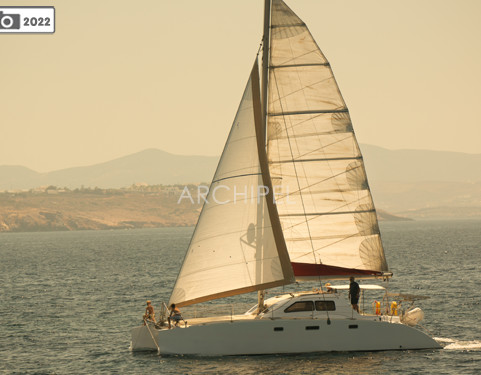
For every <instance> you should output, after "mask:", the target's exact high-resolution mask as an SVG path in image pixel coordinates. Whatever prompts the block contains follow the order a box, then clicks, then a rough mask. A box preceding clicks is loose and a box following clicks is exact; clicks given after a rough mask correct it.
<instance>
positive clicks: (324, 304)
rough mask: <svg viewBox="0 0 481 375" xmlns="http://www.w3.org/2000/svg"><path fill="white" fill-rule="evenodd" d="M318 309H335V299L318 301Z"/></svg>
mask: <svg viewBox="0 0 481 375" xmlns="http://www.w3.org/2000/svg"><path fill="white" fill-rule="evenodd" d="M316 310H317V311H335V310H336V304H335V303H334V301H316Z"/></svg>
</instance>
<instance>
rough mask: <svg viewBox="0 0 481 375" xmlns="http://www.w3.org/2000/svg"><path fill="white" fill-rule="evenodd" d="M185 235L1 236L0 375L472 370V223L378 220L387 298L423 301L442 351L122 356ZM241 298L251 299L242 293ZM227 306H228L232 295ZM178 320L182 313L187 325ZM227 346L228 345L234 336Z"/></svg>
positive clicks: (165, 287)
mask: <svg viewBox="0 0 481 375" xmlns="http://www.w3.org/2000/svg"><path fill="white" fill-rule="evenodd" d="M192 230H193V228H162V229H141V230H117V231H79V232H48V233H3V234H0V373H6V374H10V373H12V374H15V373H18V374H98V373H115V374H142V373H150V374H259V373H261V374H314V373H335V374H351V373H355V374H391V373H392V374H425V373H432V374H478V373H479V372H480V371H481V325H480V324H479V320H480V319H479V315H480V311H479V310H480V299H481V293H480V288H481V275H480V264H481V221H474V220H473V221H413V222H383V223H381V231H382V238H383V242H384V245H385V251H386V257H387V261H388V264H389V266H390V269H391V270H392V271H393V273H394V277H393V279H392V281H391V282H390V283H389V288H390V290H391V291H393V292H396V291H397V292H405V293H411V294H419V295H427V296H429V297H430V298H429V299H427V300H423V301H419V303H418V305H419V306H420V307H421V308H422V309H423V310H424V312H425V320H424V321H423V322H422V325H423V327H424V328H425V329H427V330H428V331H429V332H430V333H431V334H432V336H433V337H435V338H436V340H438V341H439V342H440V343H441V344H442V345H443V346H444V349H442V350H423V351H401V352H362V353H327V354H326V353H323V354H306V355H270V356H251V357H248V356H239V357H213V358H199V357H189V356H159V355H158V354H157V353H132V352H130V351H129V349H128V348H129V344H130V329H131V328H132V327H134V326H137V325H139V324H140V323H141V317H142V314H143V312H144V309H145V300H147V299H151V300H152V302H153V305H154V306H156V307H157V306H159V304H160V301H162V300H163V301H168V297H169V294H170V291H171V289H172V286H173V283H174V281H175V278H176V276H177V273H178V271H179V268H180V265H181V263H182V260H183V257H184V254H185V251H186V248H187V246H188V243H189V240H190V236H191V234H192ZM238 298H239V299H241V298H242V302H245V301H246V299H248V298H251V299H252V303H255V295H252V296H242V297H238ZM234 302H235V298H234ZM186 318H187V319H188V316H187V317H186ZM233 339H235V338H233Z"/></svg>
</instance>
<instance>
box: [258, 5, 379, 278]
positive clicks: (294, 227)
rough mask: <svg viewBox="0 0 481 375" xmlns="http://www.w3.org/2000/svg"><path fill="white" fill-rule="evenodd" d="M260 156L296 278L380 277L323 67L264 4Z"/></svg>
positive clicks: (284, 17)
mask: <svg viewBox="0 0 481 375" xmlns="http://www.w3.org/2000/svg"><path fill="white" fill-rule="evenodd" d="M270 44H271V46H270V61H269V86H268V91H269V99H268V121H267V124H268V125H267V155H268V160H269V170H270V174H271V177H272V183H273V185H274V189H275V190H276V191H278V192H282V193H281V194H276V203H277V210H278V212H279V217H280V221H281V225H282V229H283V233H284V237H285V241H286V245H287V249H288V252H289V256H290V260H291V262H292V266H293V269H294V273H295V275H296V278H298V279H302V278H306V277H307V278H312V277H316V278H317V277H321V278H322V277H325V278H334V277H342V276H344V277H345V276H346V275H358V276H361V275H364V276H369V275H370V276H376V275H381V274H383V272H385V271H388V267H387V263H386V259H385V257H384V250H383V247H382V243H381V239H380V234H379V227H378V222H377V217H376V212H375V209H374V204H373V201H372V197H371V193H370V190H369V186H368V182H367V178H366V172H365V169H364V163H363V159H362V155H361V151H360V149H359V145H358V143H357V141H356V137H355V135H354V131H353V128H352V124H351V119H350V116H349V112H348V109H347V107H346V104H345V103H344V100H343V98H342V96H341V93H340V91H339V88H338V86H337V83H336V81H335V79H334V76H333V73H332V70H331V67H330V65H329V62H328V61H327V59H326V58H325V57H324V55H323V53H322V52H321V50H320V49H319V47H318V46H317V44H316V42H315V41H314V39H313V38H312V36H311V34H310V32H309V30H308V28H307V27H306V25H305V24H304V22H303V21H302V20H301V19H300V18H299V17H298V16H297V15H296V14H295V13H294V12H292V10H291V9H290V8H289V7H288V6H287V5H286V4H285V3H284V2H283V1H282V0H273V1H272V12H271V39H270Z"/></svg>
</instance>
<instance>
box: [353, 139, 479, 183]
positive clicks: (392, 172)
mask: <svg viewBox="0 0 481 375" xmlns="http://www.w3.org/2000/svg"><path fill="white" fill-rule="evenodd" d="M360 147H361V149H362V153H363V156H364V160H365V162H366V169H367V175H368V178H369V181H370V182H374V181H376V182H377V181H383V182H385V181H403V182H406V183H414V182H428V181H429V182H436V181H441V182H453V181H457V182H481V154H465V153H461V152H449V151H427V150H388V149H385V148H382V147H378V146H372V145H367V144H361V146H360ZM480 148H481V147H480Z"/></svg>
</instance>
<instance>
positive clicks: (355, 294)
mask: <svg viewBox="0 0 481 375" xmlns="http://www.w3.org/2000/svg"><path fill="white" fill-rule="evenodd" d="M349 280H350V281H351V283H350V284H349V299H350V300H351V305H352V309H353V310H356V311H357V312H358V313H359V305H358V302H359V295H360V294H361V288H360V287H359V284H358V283H356V282H355V281H354V277H353V276H351V277H350V278H349Z"/></svg>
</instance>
